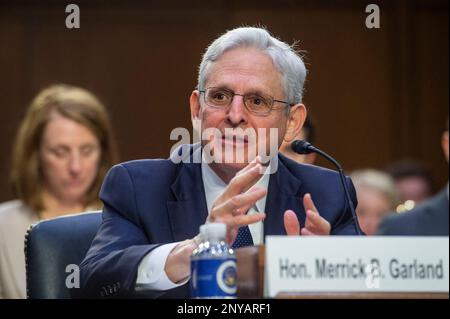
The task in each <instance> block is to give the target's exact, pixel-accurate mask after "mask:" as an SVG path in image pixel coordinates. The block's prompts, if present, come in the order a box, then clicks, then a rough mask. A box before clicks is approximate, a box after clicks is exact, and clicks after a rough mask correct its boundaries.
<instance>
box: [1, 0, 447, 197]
mask: <svg viewBox="0 0 450 319" xmlns="http://www.w3.org/2000/svg"><path fill="white" fill-rule="evenodd" d="M69 3H76V4H77V5H79V7H80V10H81V28H80V29H67V28H66V27H65V19H66V16H67V13H65V7H66V5H67V4H69ZM370 3H376V4H378V5H379V6H380V10H381V28H380V29H367V28H366V26H365V19H366V17H367V15H368V14H367V13H365V8H366V6H367V5H368V4H370ZM448 7H449V2H448V0H442V1H437V0H433V1H429V0H427V1H425V0H424V1H404V0H398V1H397V0H392V1H351V0H346V1H342V0H341V1H288V0H277V1H275V0H273V1H268V0H265V1H263V0H259V1H253V0H251V1H248V0H246V1H242V0H239V1H238V0H222V1H218V0H217V1H214V0H209V1H182V0H177V1H167V0H166V1H162V0H161V1H156V0H155V1H76V0H75V1H72V2H67V1H1V2H0V74H1V76H0V110H1V112H0V176H1V177H0V202H1V201H4V200H7V199H12V198H13V195H12V193H11V191H10V189H9V186H8V174H9V168H10V151H11V146H12V143H13V138H14V136H15V132H16V129H17V126H18V124H19V121H20V119H21V118H22V116H23V115H24V112H25V109H26V107H27V106H28V104H29V102H30V101H31V99H32V98H33V96H34V95H36V94H37V92H38V91H39V90H40V89H42V88H44V87H45V86H47V85H49V84H53V83H67V84H73V85H77V86H81V87H84V88H87V89H89V90H91V91H93V92H94V93H95V94H97V95H98V96H99V97H100V99H101V100H102V101H103V102H104V103H105V104H106V106H107V108H108V109H109V111H110V114H111V117H112V120H113V125H114V129H115V136H116V138H117V141H118V144H119V151H120V158H121V160H122V161H125V160H130V159H136V158H149V157H167V156H168V154H169V150H170V148H171V146H172V145H173V144H174V143H175V141H171V140H170V139H169V135H170V132H171V130H172V129H173V128H176V127H186V128H189V129H190V127H191V124H190V114H189V104H188V97H189V95H190V93H191V91H192V89H193V88H194V87H195V85H196V76H197V67H198V64H199V62H200V58H201V54H202V53H203V51H204V49H205V48H206V46H207V45H208V44H209V43H210V42H211V41H213V40H214V39H215V38H216V37H217V36H218V35H219V34H221V33H223V32H224V31H225V30H227V29H230V28H233V27H236V26H241V25H255V24H259V25H265V26H267V28H268V29H269V30H270V31H271V32H272V33H273V34H274V35H276V36H278V37H280V38H281V39H282V40H284V41H286V42H293V41H295V40H298V41H299V46H300V48H301V49H302V50H305V51H306V62H307V65H308V68H309V76H308V78H307V83H306V94H305V100H304V101H305V104H306V105H307V107H308V108H309V111H310V113H311V114H312V115H313V117H314V119H315V122H316V125H317V142H316V145H317V146H319V147H321V148H322V149H324V150H326V151H327V152H329V153H330V154H332V155H333V156H335V157H336V158H337V159H338V160H339V161H341V163H342V164H343V166H344V167H345V169H346V170H348V171H349V170H352V169H356V168H359V167H374V168H384V167H385V166H386V165H388V164H389V163H391V162H392V161H395V160H398V159H401V158H404V157H408V158H412V159H417V160H421V161H423V162H425V163H427V164H428V165H429V166H430V167H431V169H432V173H433V176H434V178H435V183H436V185H435V186H436V188H437V189H438V188H440V187H442V186H443V185H444V184H445V183H446V182H447V180H448V166H447V164H446V163H445V160H444V157H443V155H442V151H441V149H440V135H441V133H442V132H443V130H444V127H445V122H446V119H447V118H448V104H449V91H448V90H449V89H448V88H449V63H448V62H449V52H448V51H449V45H448V43H449V42H448V41H449V34H448V33H449V24H448ZM319 164H320V165H325V166H326V163H325V162H322V161H319Z"/></svg>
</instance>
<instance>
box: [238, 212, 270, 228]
mask: <svg viewBox="0 0 450 319" xmlns="http://www.w3.org/2000/svg"><path fill="white" fill-rule="evenodd" d="M265 218H266V214H265V213H257V214H252V215H241V216H236V217H235V218H233V219H232V221H231V224H232V225H231V227H242V226H247V225H250V224H254V223H257V222H260V221H262V220H264V219H265Z"/></svg>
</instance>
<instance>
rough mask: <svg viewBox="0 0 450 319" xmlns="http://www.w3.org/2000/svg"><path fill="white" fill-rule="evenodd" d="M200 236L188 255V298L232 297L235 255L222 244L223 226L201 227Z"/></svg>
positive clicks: (224, 227) (234, 294) (234, 283)
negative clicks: (199, 239) (189, 278)
mask: <svg viewBox="0 0 450 319" xmlns="http://www.w3.org/2000/svg"><path fill="white" fill-rule="evenodd" d="M200 235H201V238H202V242H201V243H200V245H199V246H198V248H197V249H195V250H194V252H193V254H192V256H191V275H192V276H191V296H192V298H236V279H237V278H236V256H235V255H234V251H233V249H231V248H230V247H229V246H228V245H227V244H226V243H225V236H226V225H225V224H222V223H210V224H205V225H202V226H200Z"/></svg>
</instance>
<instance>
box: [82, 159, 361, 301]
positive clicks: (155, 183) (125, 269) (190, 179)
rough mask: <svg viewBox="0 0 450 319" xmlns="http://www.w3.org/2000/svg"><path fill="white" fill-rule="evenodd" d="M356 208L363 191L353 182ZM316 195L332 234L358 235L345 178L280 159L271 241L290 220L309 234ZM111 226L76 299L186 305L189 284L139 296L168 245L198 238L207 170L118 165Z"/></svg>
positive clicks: (111, 177)
mask: <svg viewBox="0 0 450 319" xmlns="http://www.w3.org/2000/svg"><path fill="white" fill-rule="evenodd" d="M347 183H348V185H349V189H350V193H351V198H352V200H353V202H354V203H355V205H356V196H355V189H354V187H353V184H352V182H351V180H350V179H347ZM305 193H311V195H312V198H313V200H314V203H315V205H316V207H317V209H318V210H319V213H320V214H321V216H322V217H324V218H325V219H326V220H328V222H329V223H330V224H331V234H332V235H356V234H357V233H356V230H355V223H354V221H353V219H352V215H351V212H350V210H349V207H348V205H347V202H346V200H345V195H344V191H343V187H342V185H341V182H340V179H339V175H338V174H337V173H336V172H335V171H332V170H328V169H325V168H320V167H317V166H312V165H301V164H298V163H296V162H294V161H291V160H290V159H287V158H286V157H284V156H282V155H279V164H278V170H277V172H276V173H274V174H272V175H271V177H270V180H269V186H268V194H267V201H266V211H265V213H266V219H265V221H264V234H265V235H284V234H286V231H285V228H284V224H283V214H284V212H285V211H286V210H287V209H291V210H293V211H294V212H296V214H297V216H298V218H299V220H300V223H301V225H302V227H303V226H304V223H305V211H304V208H303V204H302V198H303V195H304V194H305ZM100 198H101V200H102V201H103V203H104V209H103V222H102V225H101V227H100V229H99V231H98V233H97V235H96V237H95V239H94V241H93V242H92V246H91V248H90V250H89V251H88V253H87V255H86V257H85V259H84V260H83V262H82V263H81V265H80V274H81V288H80V289H74V290H76V292H75V296H76V297H103V296H119V297H139V296H145V297H162V298H171V297H175V298H186V297H188V296H189V286H188V284H186V285H183V286H181V287H178V288H174V289H171V290H168V291H163V292H161V291H147V292H145V293H142V292H136V291H134V287H135V282H136V278H137V269H138V265H139V263H140V261H141V260H142V258H143V257H144V256H145V255H146V254H147V253H149V252H150V251H152V250H153V249H155V248H156V247H158V246H159V245H161V244H165V243H171V242H176V241H182V240H185V239H188V238H193V237H194V236H196V235H197V234H198V232H199V227H200V225H202V224H204V223H205V220H206V217H207V215H208V211H207V206H206V198H205V191H204V187H203V181H202V173H201V164H193V163H189V164H187V163H179V164H174V163H173V162H172V161H170V160H138V161H131V162H126V163H122V164H119V165H116V166H114V167H113V168H112V169H111V170H110V171H109V173H108V175H107V177H106V178H105V181H104V183H103V186H102V189H101V191H100Z"/></svg>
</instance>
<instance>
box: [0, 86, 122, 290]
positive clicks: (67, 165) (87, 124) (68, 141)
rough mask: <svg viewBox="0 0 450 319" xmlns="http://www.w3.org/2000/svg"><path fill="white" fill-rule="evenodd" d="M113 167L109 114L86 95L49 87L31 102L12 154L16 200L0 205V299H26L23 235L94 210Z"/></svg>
mask: <svg viewBox="0 0 450 319" xmlns="http://www.w3.org/2000/svg"><path fill="white" fill-rule="evenodd" d="M115 162H116V147H115V145H114V141H113V138H112V130H111V124H110V120H109V117H108V114H107V112H106V110H105V108H104V106H103V105H102V104H101V103H100V101H99V100H98V99H97V98H96V97H95V96H94V95H92V94H91V93H90V92H88V91H86V90H84V89H81V88H78V87H74V86H69V85H54V86H50V87H48V88H46V89H44V90H43V91H41V92H40V93H39V94H38V95H37V96H36V97H35V99H34V100H33V101H32V103H31V105H30V107H29V108H28V110H27V112H26V115H25V117H24V119H23V121H22V123H21V125H20V128H19V131H18V134H17V137H16V140H15V143H14V150H13V158H12V171H11V181H12V186H13V190H14V193H15V195H16V196H17V198H18V199H17V200H13V201H9V202H5V203H3V204H0V298H25V296H26V295H25V288H26V287H25V284H26V283H25V257H24V236H25V233H26V230H27V228H28V227H29V226H30V224H32V223H34V222H37V221H39V220H41V219H48V218H54V217H58V216H61V215H65V214H74V213H80V212H83V211H87V210H93V209H99V208H100V202H99V200H98V191H99V188H100V186H101V184H102V181H103V177H104V176H105V174H106V172H107V170H108V169H109V168H110V167H111V166H112V165H113V163H115Z"/></svg>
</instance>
